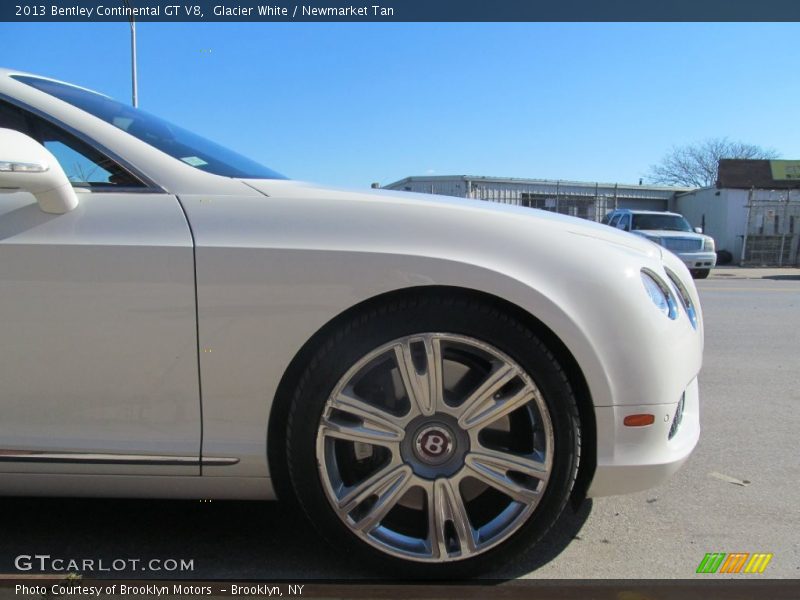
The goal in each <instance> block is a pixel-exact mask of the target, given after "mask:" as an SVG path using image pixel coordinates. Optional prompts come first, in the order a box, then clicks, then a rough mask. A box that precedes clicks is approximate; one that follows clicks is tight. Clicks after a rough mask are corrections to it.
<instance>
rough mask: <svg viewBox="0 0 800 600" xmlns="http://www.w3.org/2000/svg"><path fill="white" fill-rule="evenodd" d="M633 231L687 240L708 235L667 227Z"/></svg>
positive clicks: (652, 235) (657, 236)
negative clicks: (672, 229)
mask: <svg viewBox="0 0 800 600" xmlns="http://www.w3.org/2000/svg"><path fill="white" fill-rule="evenodd" d="M633 233H637V234H639V235H646V236H647V237H655V238H666V237H668V238H683V239H687V240H702V239H704V238H706V237H708V236H706V235H703V234H702V233H695V232H693V231H670V230H668V229H637V230H636V231H634V232H633Z"/></svg>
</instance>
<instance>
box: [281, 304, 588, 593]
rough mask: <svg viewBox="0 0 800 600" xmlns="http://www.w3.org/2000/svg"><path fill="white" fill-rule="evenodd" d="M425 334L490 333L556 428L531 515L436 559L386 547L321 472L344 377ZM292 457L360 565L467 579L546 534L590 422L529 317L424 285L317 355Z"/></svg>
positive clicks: (303, 484) (305, 385)
mask: <svg viewBox="0 0 800 600" xmlns="http://www.w3.org/2000/svg"><path fill="white" fill-rule="evenodd" d="M423 332H447V333H453V334H459V335H464V336H470V337H472V338H475V339H478V340H482V341H484V342H487V343H489V344H491V345H492V346H494V347H496V348H497V349H499V350H501V351H502V352H503V353H505V354H506V355H508V356H509V357H511V358H512V359H513V360H515V361H516V362H517V363H518V365H520V366H521V367H522V368H523V369H524V370H525V371H526V372H527V374H528V375H529V376H530V377H531V378H532V379H533V381H534V382H535V384H536V386H537V387H538V388H539V390H540V392H541V394H542V396H543V398H544V401H545V404H546V407H547V410H548V411H549V416H550V420H551V422H552V430H553V438H554V443H553V462H552V470H551V474H550V478H549V480H548V482H547V486H546V488H545V489H544V492H543V494H542V496H541V500H540V502H539V504H538V505H537V506H536V508H535V509H534V511H533V513H532V514H531V515H530V516H529V517H528V519H527V521H525V522H524V524H523V525H521V526H520V527H519V529H517V530H516V531H515V532H514V533H513V534H511V535H510V537H508V538H507V539H505V540H504V541H503V542H501V543H500V544H499V545H497V546H495V547H493V548H490V549H487V550H486V551H484V552H482V553H480V554H477V555H474V556H471V557H470V558H466V559H462V560H450V561H447V562H438V563H429V562H419V561H415V560H406V559H401V558H397V557H395V556H392V555H390V554H387V553H383V552H381V551H379V550H377V549H376V548H374V547H373V546H371V545H370V544H368V543H367V542H365V541H363V540H361V539H360V538H359V537H357V536H356V535H355V534H354V533H352V532H351V530H350V529H349V528H348V526H347V525H345V524H344V523H343V521H342V520H341V519H340V518H339V516H338V515H337V514H336V512H335V511H334V510H333V508H332V507H331V505H330V503H329V501H328V498H327V497H326V494H325V489H324V487H323V484H322V482H321V479H320V475H319V472H318V460H317V456H316V449H315V448H316V436H317V430H318V426H319V423H320V418H321V416H322V413H323V410H324V408H325V404H326V402H327V400H328V397H329V395H330V393H331V392H332V390H333V389H334V387H335V386H336V384H337V382H338V381H339V380H340V379H341V378H342V377H343V376H344V374H345V373H346V372H347V371H348V369H349V368H350V367H351V366H352V365H354V364H355V363H356V362H357V361H358V360H359V359H360V358H361V357H363V356H365V355H366V354H368V353H369V352H370V351H372V350H373V349H375V348H377V347H379V346H381V345H382V344H385V343H387V342H390V341H392V340H395V339H398V338H401V337H403V336H408V335H413V334H419V333H423ZM286 436H287V438H286V440H287V463H288V471H289V475H290V478H291V481H292V485H293V488H294V490H295V493H296V496H297V498H298V500H299V503H300V505H301V506H302V508H303V510H304V512H305V513H306V515H307V516H308V518H309V519H310V521H311V522H312V523H313V524H314V525H315V526H316V528H317V529H318V530H319V532H320V533H321V534H322V535H323V537H324V538H325V539H326V540H327V541H328V542H329V543H331V544H332V545H333V546H334V547H335V548H336V549H337V551H339V552H346V553H348V554H350V555H351V556H354V557H355V558H356V559H357V560H356V564H359V562H358V560H359V559H360V560H361V561H362V563H361V564H366V565H372V567H373V569H375V570H377V571H378V572H379V573H381V574H384V575H389V576H391V577H393V578H398V577H402V578H408V577H423V578H430V577H434V578H462V577H474V576H475V575H477V574H479V573H482V572H485V571H487V570H489V569H492V568H494V567H496V566H498V565H501V564H503V563H504V562H506V563H507V562H508V561H509V560H511V559H512V558H513V557H515V556H517V555H519V553H521V551H523V550H524V549H525V548H528V547H529V546H531V545H532V544H535V543H536V542H537V541H539V540H540V539H541V538H542V536H543V535H544V534H545V533H546V532H547V531H548V530H549V529H550V527H551V526H552V525H553V523H554V522H555V521H556V519H557V518H558V517H559V515H560V514H561V512H562V510H563V509H564V506H565V504H566V502H567V500H568V498H569V496H570V492H571V490H572V487H573V485H574V482H575V479H576V476H577V471H578V464H579V460H580V423H579V418H578V409H577V404H576V399H575V396H574V394H573V391H572V389H571V387H570V384H569V381H568V379H567V377H566V375H565V373H564V371H563V369H562V368H561V366H560V365H559V364H558V363H557V361H556V359H555V358H554V356H553V354H552V353H551V352H550V351H549V350H548V348H547V347H546V346H545V345H544V344H543V343H542V341H541V340H540V339H539V338H537V336H536V335H535V334H534V332H533V331H532V330H531V328H529V327H528V326H526V325H525V324H524V323H522V322H520V321H518V320H516V319H515V318H512V317H510V316H509V315H507V314H504V313H502V312H500V311H499V310H498V309H497V308H495V307H493V306H492V305H491V304H488V303H486V302H484V301H483V300H482V299H476V298H470V297H460V296H459V297H455V296H452V295H449V294H447V293H446V292H438V291H437V292H435V293H427V294H426V293H419V294H415V295H413V296H412V295H409V296H407V297H404V298H402V299H400V300H395V301H391V302H389V303H386V304H384V305H381V306H378V307H374V308H372V309H370V310H368V311H366V312H364V313H363V314H360V315H358V316H355V317H353V318H351V319H350V320H348V321H347V322H344V323H342V324H341V326H340V327H338V328H337V329H336V330H335V331H334V332H333V333H332V334H331V335H330V336H329V337H328V338H327V339H326V340H325V341H324V343H322V345H321V347H320V348H319V349H318V351H317V352H316V354H315V356H314V357H313V358H312V359H311V360H310V362H309V364H308V366H307V368H306V369H305V372H304V374H303V376H302V377H301V380H300V383H299V385H298V387H297V388H296V392H295V395H294V398H293V401H292V405H291V407H290V409H289V417H288V422H287V433H286Z"/></svg>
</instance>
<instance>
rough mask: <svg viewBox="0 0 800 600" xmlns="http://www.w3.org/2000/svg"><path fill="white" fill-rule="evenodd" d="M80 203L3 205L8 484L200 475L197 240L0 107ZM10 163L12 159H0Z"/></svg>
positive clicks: (64, 135)
mask: <svg viewBox="0 0 800 600" xmlns="http://www.w3.org/2000/svg"><path fill="white" fill-rule="evenodd" d="M0 127H6V128H12V129H18V130H20V131H22V132H23V133H26V134H28V135H30V136H31V137H33V138H35V139H37V140H38V141H39V142H40V143H42V144H43V145H44V146H45V147H46V148H48V149H49V150H50V151H51V152H52V153H53V154H54V156H55V157H56V158H57V159H58V161H59V163H60V164H61V166H62V168H63V169H64V171H65V172H66V174H67V176H68V178H69V179H70V180H71V181H72V182H73V186H74V187H75V189H76V191H77V192H78V197H79V199H80V203H79V205H78V207H77V208H76V209H75V210H72V211H71V212H68V213H66V214H60V215H54V214H46V213H44V212H42V211H41V210H40V209H39V207H38V205H37V202H36V200H35V198H34V197H33V196H32V195H30V194H28V193H24V192H16V193H5V194H0V331H2V336H0V415H2V418H0V472H6V473H19V472H33V473H76V474H112V473H113V474H187V475H188V474H198V473H199V455H200V441H201V423H200V394H199V383H198V381H199V378H198V360H197V323H196V310H195V288H194V256H193V245H192V237H191V232H190V230H189V227H188V225H187V223H186V219H185V217H184V214H183V212H182V210H181V207H180V205H179V203H178V201H177V199H176V198H175V197H174V196H172V195H169V194H166V193H164V192H163V191H160V190H158V189H157V188H156V187H155V186H154V185H153V184H150V183H144V182H143V181H142V180H141V179H140V178H137V177H135V176H133V175H132V174H131V173H130V171H129V170H126V168H124V167H123V166H121V165H120V164H119V161H115V160H112V159H111V158H109V157H108V156H106V155H104V154H103V153H102V152H101V151H99V150H98V149H96V148H95V147H94V146H93V145H92V144H91V143H90V142H87V141H86V140H82V139H79V137H78V136H76V135H73V134H72V133H70V132H67V131H65V130H64V129H62V128H61V127H59V126H58V125H57V124H55V123H52V122H50V121H49V120H48V119H46V118H43V117H42V116H39V115H34V114H32V113H30V112H28V111H26V110H23V109H22V108H20V107H17V106H15V105H12V104H11V103H9V102H6V101H4V100H2V99H0ZM3 158H6V159H12V160H13V157H8V158H7V157H3Z"/></svg>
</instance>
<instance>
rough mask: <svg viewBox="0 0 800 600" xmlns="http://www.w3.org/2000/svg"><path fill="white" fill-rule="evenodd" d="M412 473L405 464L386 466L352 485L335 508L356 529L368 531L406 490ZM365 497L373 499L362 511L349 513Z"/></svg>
mask: <svg viewBox="0 0 800 600" xmlns="http://www.w3.org/2000/svg"><path fill="white" fill-rule="evenodd" d="M412 476H413V473H412V470H411V467H409V466H408V465H400V466H397V465H390V466H388V467H386V468H384V469H382V470H380V471H378V472H377V473H375V474H374V475H372V476H370V477H368V478H367V479H365V480H364V481H362V482H360V483H358V484H356V485H354V486H352V488H350V489H349V490H348V491H347V492H346V493H345V495H344V496H343V497H342V498H341V499H339V500H338V502H337V508H338V510H339V512H340V514H342V515H343V516H350V518H351V519H353V521H354V523H353V527H355V528H356V529H359V530H361V531H364V532H369V531H372V530H373V529H374V528H375V527H376V526H377V525H378V524H379V523H380V522H381V521H382V520H383V518H384V517H385V516H386V515H387V514H388V513H389V511H390V510H392V508H394V506H395V505H396V504H397V501H398V500H399V499H400V498H401V497H402V496H403V494H405V492H406V491H407V490H408V488H409V486H410V484H411V481H412V479H413V477H412ZM369 499H374V502H372V504H370V505H369V506H368V507H367V509H366V510H365V511H364V512H363V513H362V514H359V515H357V516H355V517H353V516H352V515H351V513H352V512H353V511H355V510H356V509H357V508H358V507H359V506H361V505H362V504H364V503H365V501H367V500H369Z"/></svg>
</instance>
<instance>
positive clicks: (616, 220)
mask: <svg viewBox="0 0 800 600" xmlns="http://www.w3.org/2000/svg"><path fill="white" fill-rule="evenodd" d="M619 217H620V214H619V213H617V214H615V215H614V216H613V217H611V220H610V221H609V222H608V224H609V225H610V226H611V227H616V226H617V223H619Z"/></svg>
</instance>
